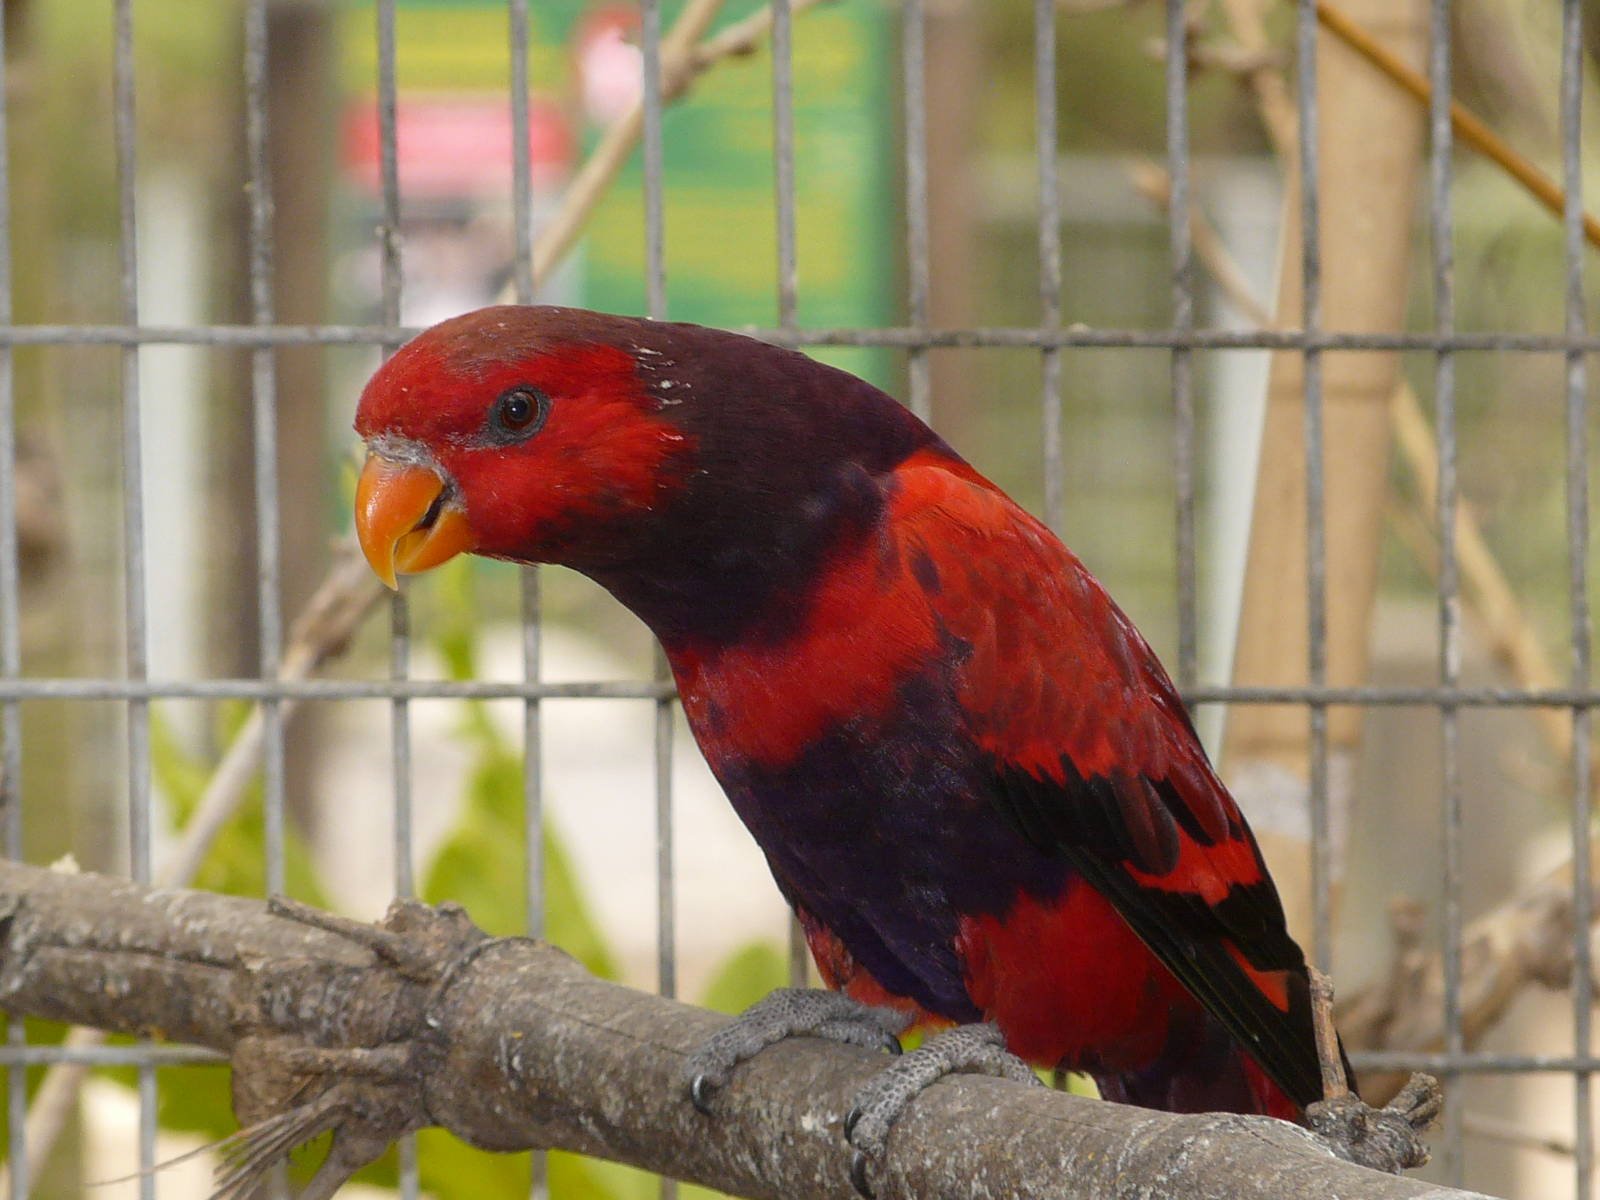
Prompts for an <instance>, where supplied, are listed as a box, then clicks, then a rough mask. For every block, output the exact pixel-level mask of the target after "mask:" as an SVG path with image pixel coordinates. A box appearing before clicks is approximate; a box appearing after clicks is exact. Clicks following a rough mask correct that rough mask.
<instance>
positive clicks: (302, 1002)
mask: <svg viewBox="0 0 1600 1200" xmlns="http://www.w3.org/2000/svg"><path fill="white" fill-rule="evenodd" d="M0 1008H3V1009H4V1010H5V1011H6V1012H8V1013H11V1014H14V1015H20V1014H27V1015H33V1016H40V1017H49V1018H53V1019H55V1020H61V1021H72V1022H78V1023H82V1024H92V1025H97V1026H100V1027H102V1028H106V1029H111V1030H116V1031H119V1032H124V1033H135V1034H143V1035H146V1036H150V1035H154V1034H156V1033H157V1031H159V1033H160V1035H161V1036H164V1037H166V1038H169V1039H171V1040H174V1041H182V1042H189V1043H194V1044H198V1045H203V1046H209V1047H212V1048H214V1049H217V1050H220V1051H223V1052H225V1053H227V1054H229V1055H230V1056H231V1057H232V1060H233V1065H234V1070H235V1078H234V1097H235V1107H236V1109H237V1110H238V1112H239V1115H240V1117H241V1119H242V1120H243V1121H245V1122H251V1123H255V1124H254V1126H253V1129H254V1131H255V1136H254V1137H251V1136H247V1137H245V1138H243V1139H240V1140H239V1141H238V1142H236V1143H235V1145H234V1146H233V1150H234V1151H235V1155H234V1162H236V1163H237V1162H239V1161H241V1159H242V1158H248V1157H249V1155H250V1153H251V1150H252V1147H253V1146H259V1145H260V1144H261V1143H262V1141H263V1140H264V1139H267V1138H272V1137H274V1136H276V1135H281V1136H277V1140H276V1141H275V1142H273V1143H272V1144H273V1153H271V1154H263V1155H261V1156H260V1165H261V1166H263V1167H265V1166H266V1165H270V1162H271V1161H272V1158H273V1157H275V1155H276V1153H279V1152H281V1151H282V1150H287V1149H288V1147H289V1144H290V1142H291V1141H295V1140H300V1139H303V1138H305V1137H310V1136H313V1135H315V1134H316V1133H318V1132H322V1131H326V1130H328V1129H333V1130H335V1139H334V1149H333V1151H332V1152H331V1155H330V1159H331V1160H332V1164H333V1165H332V1168H331V1170H330V1169H329V1168H325V1169H324V1172H323V1173H322V1174H321V1175H319V1178H320V1179H322V1180H323V1182H322V1184H321V1185H320V1186H319V1185H318V1184H317V1183H316V1182H315V1181H314V1182H313V1185H312V1189H308V1193H307V1194H308V1195H309V1194H313V1191H314V1194H316V1195H318V1196H327V1195H331V1194H332V1193H333V1191H334V1190H335V1189H336V1188H337V1186H338V1184H339V1183H340V1182H342V1180H343V1178H345V1177H346V1176H347V1175H348V1174H349V1173H350V1172H351V1171H353V1170H354V1169H355V1168H356V1167H357V1166H359V1165H360V1163H361V1162H362V1161H365V1160H366V1159H367V1158H369V1157H371V1156H373V1155H375V1154H376V1153H378V1152H379V1151H381V1150H382V1148H383V1147H384V1146H385V1145H386V1144H387V1143H388V1142H389V1141H390V1140H391V1139H393V1138H394V1137H396V1136H398V1135H399V1134H401V1133H404V1132H407V1131H409V1130H413V1129H416V1128H420V1127H421V1126H424V1125H430V1124H436V1125H442V1126H444V1127H445V1128H447V1129H450V1130H451V1131H452V1132H454V1133H456V1134H457V1135H458V1136H460V1137H462V1138H464V1139H466V1140H467V1141H469V1142H471V1143H473V1144H475V1145H478V1146H482V1147H486V1148H489V1149H496V1150H518V1149H532V1148H552V1149H553V1148H561V1149H566V1150H575V1151H579V1152H582V1153H585V1154H593V1155H598V1156H601V1157H605V1158H610V1159H613V1160H616V1161H619V1162H625V1163H631V1164H633V1165H634V1166H638V1167H642V1168H645V1169H647V1170H651V1171H658V1172H662V1173H666V1174H671V1175H676V1176H678V1177H679V1178H683V1179H689V1180H694V1181H696V1182H699V1183H704V1184H708V1185H710V1186H713V1187H716V1188H720V1189H722V1190H725V1191H730V1192H734V1193H738V1194H742V1195H748V1196H754V1197H768V1196H770V1197H780V1196H781V1197H786V1198H790V1197H793V1198H804V1197H849V1196H852V1195H853V1193H852V1192H851V1188H850V1183H849V1180H848V1177H847V1171H848V1162H849V1155H848V1153H847V1152H846V1149H845V1145H844V1142H843V1140H842V1138H841V1136H840V1132H839V1122H840V1119H841V1116H842V1114H843V1113H844V1112H845V1111H846V1110H847V1109H848V1108H849V1105H850V1102H851V1098H852V1096H853V1095H854V1093H855V1092H856V1090H857V1089H858V1088H860V1087H861V1085H862V1084H864V1083H865V1082H866V1081H867V1079H869V1078H870V1077H871V1076H872V1074H873V1072H874V1071H875V1070H876V1068H877V1065H878V1063H879V1062H880V1061H881V1060H879V1059H878V1058H877V1057H876V1056H874V1055H873V1054H871V1053H869V1052H867V1051H863V1050H857V1049H853V1048H848V1047H844V1046H840V1045H835V1044H832V1043H824V1042H820V1041H815V1040H811V1039H805V1038H797V1039H792V1040H790V1041H788V1042H784V1043H781V1044H779V1045H777V1046H774V1047H772V1048H771V1049H769V1050H767V1051H764V1052H763V1053H762V1054H760V1055H759V1056H757V1057H756V1058H755V1059H753V1060H752V1061H751V1062H749V1063H747V1064H746V1065H745V1066H743V1067H741V1068H740V1070H739V1073H738V1075H737V1077H736V1079H735V1081H734V1083H733V1084H732V1085H731V1086H730V1087H729V1088H728V1089H727V1090H726V1091H725V1092H724V1093H722V1094H721V1095H720V1097H719V1101H718V1105H719V1111H718V1112H717V1114H716V1115H715V1116H714V1117H711V1118H707V1117H703V1116H701V1115H700V1114H698V1113H697V1112H696V1111H695V1109H694V1108H693V1106H692V1105H690V1104H689V1103H688V1101H687V1099H686V1097H685V1095H684V1087H683V1080H682V1078H681V1072H682V1070H683V1063H684V1060H685V1058H686V1057H687V1056H688V1054H689V1053H690V1052H691V1051H692V1050H694V1049H695V1048H696V1047H698V1046H699V1045H700V1044H701V1043H702V1042H703V1041H704V1040H705V1039H706V1038H707V1037H708V1036H709V1035H710V1034H711V1033H712V1032H714V1031H715V1029H716V1028H717V1026H718V1024H719V1023H720V1022H721V1021H723V1020H724V1019H725V1018H722V1017H718V1016H716V1015H714V1014H712V1013H709V1012H705V1011H702V1010H700V1009H695V1008H691V1007H689V1006H687V1005H683V1004H678V1003H675V1002H673V1001H670V1000H664V999H661V998H659V997H656V996H650V995H646V994H644V993H641V992H636V991H633V990H631V989H628V988H625V987H621V986H619V985H617V984H611V983H605V982H602V981H601V980H598V979H595V978H594V977H593V976H591V975H589V974H588V973H587V972H586V971H585V970H584V969H583V968H582V967H581V966H579V965H578V964H577V963H576V962H575V961H574V960H572V959H571V958H569V957H568V956H567V955H565V954H563V953H562V952H561V951H559V950H557V949H555V948H554V947H552V946H549V945H546V944H544V943H542V942H536V941H531V940H527V939H521V938H511V939H496V938H490V937H488V936H487V935H485V934H483V933H482V932H481V931H479V930H478V929H477V928H476V927H474V926H473V925H472V924H471V922H470V921H469V920H468V919H467V918H466V916H465V914H463V913H462V912H460V910H457V909H452V908H449V907H446V908H442V909H430V908H427V907H425V906H423V905H420V904H415V903H397V904H396V905H395V907H394V908H392V909H391V911H390V913H389V915H388V917H386V918H385V920H384V922H383V923H382V924H381V925H379V926H376V927H374V926H365V925H356V924H354V923H350V922H344V921H343V920H342V919H340V918H334V917H325V916H322V915H320V914H313V913H293V914H291V915H285V914H284V911H283V909H282V907H281V906H278V907H275V908H269V906H268V905H267V904H264V903H262V902H260V901H252V900H244V899H239V898H236V897H225V896H216V895H210V894H207V893H201V892H185V891H176V890H160V889H150V888H145V887H140V886H137V885H135V884H132V883H129V882H127V881H124V880H119V879H112V878H109V877H105V876H96V875H87V874H68V873H63V872H59V871H52V870H47V869H43V868H39V867H31V866H24V865H21V864H17V863H8V862H0ZM250 1132H251V1131H249V1130H247V1134H249V1133H250ZM880 1184H881V1187H880V1194H881V1195H884V1196H885V1197H892V1196H918V1197H929V1198H932V1197H951V1198H954V1197H969V1196H972V1197H975V1196H1029V1197H1039V1198H1048V1197H1068V1196H1071V1197H1120V1198H1123V1200H1129V1198H1139V1200H1157V1198H1159V1197H1168V1196H1171V1197H1183V1198H1184V1200H1196V1198H1199V1197H1223V1196H1228V1197H1240V1198H1248V1197H1257V1196H1259V1197H1263V1198H1265V1197H1273V1198H1274V1200H1292V1198H1294V1197H1306V1198H1308V1200H1309V1198H1311V1197H1317V1198H1319V1200H1320V1198H1321V1197H1324V1196H1329V1195H1341V1196H1350V1197H1370V1198H1373V1200H1403V1198H1407V1197H1417V1198H1419V1200H1420V1198H1421V1197H1424V1196H1426V1197H1429V1198H1431V1200H1449V1198H1452V1197H1453V1198H1456V1200H1461V1198H1462V1197H1466V1196H1469V1195H1471V1193H1462V1192H1455V1191H1448V1190H1445V1189H1441V1188H1438V1187H1435V1186H1434V1185H1432V1184H1427V1183H1422V1182H1419V1181H1414V1180H1408V1179H1405V1178H1398V1177H1394V1176H1389V1175H1382V1174H1379V1173H1377V1172H1373V1171H1367V1170H1365V1169H1363V1168H1360V1167H1356V1166H1353V1165H1351V1164H1349V1163H1346V1162H1343V1161H1341V1160H1339V1159H1337V1158H1335V1157H1334V1156H1333V1155H1332V1154H1331V1153H1330V1152H1329V1151H1328V1150H1327V1149H1326V1148H1325V1147H1324V1146H1323V1145H1322V1144H1321V1143H1320V1142H1318V1141H1317V1140H1316V1139H1315V1138H1313V1137H1312V1135H1310V1134H1309V1133H1306V1132H1305V1131H1303V1130H1300V1129H1298V1128H1296V1127H1294V1126H1291V1125H1287V1124H1284V1123H1282V1122H1278V1121H1272V1120H1269V1119H1267V1118H1262V1117H1238V1116H1226V1115H1210V1116H1173V1115H1170V1114H1165V1113H1154V1112H1148V1111H1145V1110H1142V1109H1136V1108H1127V1107H1123V1106H1121V1105H1115V1104H1108V1103H1103V1102H1100V1101H1095V1100H1089V1099H1085V1098H1083V1097H1078V1096H1072V1095H1067V1094H1063V1093H1059V1092H1052V1091H1049V1090H1047V1089H1044V1088H1038V1089H1033V1088H1025V1087H1021V1086H1018V1085H1016V1084H1011V1083H1006V1082H1003V1081H1000V1080H996V1079H989V1078H980V1077H975V1076H961V1077H957V1078H953V1079H950V1080H946V1081H943V1082H941V1083H939V1084H937V1085H936V1086H934V1087H933V1088H931V1089H930V1090H929V1091H928V1092H927V1093H926V1094H925V1095H923V1096H922V1097H920V1098H919V1099H918V1100H917V1101H916V1102H915V1103H914V1104H913V1106H912V1108H911V1109H910V1111H909V1112H908V1114H907V1115H906V1117H905V1118H904V1119H903V1120H902V1121H901V1122H900V1124H899V1125H898V1126H897V1127H896V1128H895V1131H894V1133H893V1135H892V1137H891V1140H890V1148H889V1157H888V1163H887V1167H886V1170H885V1172H884V1174H883V1177H882V1178H881V1180H880Z"/></svg>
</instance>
